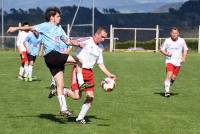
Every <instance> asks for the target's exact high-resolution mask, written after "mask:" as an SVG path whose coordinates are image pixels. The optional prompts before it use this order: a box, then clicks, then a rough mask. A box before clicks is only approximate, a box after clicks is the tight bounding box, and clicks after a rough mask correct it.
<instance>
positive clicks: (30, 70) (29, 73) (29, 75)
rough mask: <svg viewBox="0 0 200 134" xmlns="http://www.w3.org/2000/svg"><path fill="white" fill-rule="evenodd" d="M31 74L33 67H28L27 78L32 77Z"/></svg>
mask: <svg viewBox="0 0 200 134" xmlns="http://www.w3.org/2000/svg"><path fill="white" fill-rule="evenodd" d="M32 72H33V66H32V65H29V66H28V77H32Z"/></svg>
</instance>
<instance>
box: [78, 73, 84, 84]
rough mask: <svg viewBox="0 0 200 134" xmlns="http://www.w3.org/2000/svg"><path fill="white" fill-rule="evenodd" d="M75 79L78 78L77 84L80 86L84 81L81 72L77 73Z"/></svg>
mask: <svg viewBox="0 0 200 134" xmlns="http://www.w3.org/2000/svg"><path fill="white" fill-rule="evenodd" d="M77 79H78V84H79V86H81V85H82V84H83V83H84V80H83V74H82V73H77Z"/></svg>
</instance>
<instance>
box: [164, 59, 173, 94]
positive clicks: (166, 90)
mask: <svg viewBox="0 0 200 134" xmlns="http://www.w3.org/2000/svg"><path fill="white" fill-rule="evenodd" d="M173 70H174V66H173V65H172V64H169V63H168V64H167V65H166V78H165V82H164V93H165V96H166V97H169V96H170V94H169V92H170V80H171V78H172V75H173Z"/></svg>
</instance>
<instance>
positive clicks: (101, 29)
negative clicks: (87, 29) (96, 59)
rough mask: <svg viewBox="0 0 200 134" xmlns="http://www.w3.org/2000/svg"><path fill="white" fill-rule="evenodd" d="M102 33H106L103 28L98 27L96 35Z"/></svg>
mask: <svg viewBox="0 0 200 134" xmlns="http://www.w3.org/2000/svg"><path fill="white" fill-rule="evenodd" d="M102 31H105V32H106V29H105V28H104V27H102V26H101V27H98V28H97V31H96V33H97V34H100V33H101V32H102Z"/></svg>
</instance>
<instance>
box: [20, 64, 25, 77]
mask: <svg viewBox="0 0 200 134" xmlns="http://www.w3.org/2000/svg"><path fill="white" fill-rule="evenodd" d="M23 74H24V67H22V66H20V68H19V75H20V76H23Z"/></svg>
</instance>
